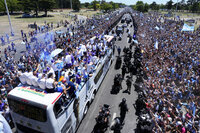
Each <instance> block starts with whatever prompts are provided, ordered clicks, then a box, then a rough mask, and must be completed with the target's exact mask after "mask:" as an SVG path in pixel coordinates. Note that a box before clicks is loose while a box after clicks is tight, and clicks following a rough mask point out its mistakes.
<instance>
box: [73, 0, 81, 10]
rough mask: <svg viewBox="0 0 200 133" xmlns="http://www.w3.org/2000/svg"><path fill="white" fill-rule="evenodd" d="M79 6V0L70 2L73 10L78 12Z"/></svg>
mask: <svg viewBox="0 0 200 133" xmlns="http://www.w3.org/2000/svg"><path fill="white" fill-rule="evenodd" d="M80 6H81V3H80V1H79V0H73V2H72V8H73V10H75V11H79V10H80Z"/></svg>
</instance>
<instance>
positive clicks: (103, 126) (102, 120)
mask: <svg viewBox="0 0 200 133" xmlns="http://www.w3.org/2000/svg"><path fill="white" fill-rule="evenodd" d="M110 116H111V115H110V106H109V105H108V104H104V105H103V106H100V110H99V114H98V116H97V117H96V118H95V120H96V125H95V126H94V129H93V131H92V133H104V132H105V131H106V130H107V128H108V127H109V118H110Z"/></svg>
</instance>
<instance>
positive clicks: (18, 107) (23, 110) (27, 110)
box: [8, 98, 47, 122]
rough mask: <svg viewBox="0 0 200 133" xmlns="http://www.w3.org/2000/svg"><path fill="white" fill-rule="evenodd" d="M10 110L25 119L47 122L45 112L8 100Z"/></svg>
mask: <svg viewBox="0 0 200 133" xmlns="http://www.w3.org/2000/svg"><path fill="white" fill-rule="evenodd" d="M8 102H9V107H10V109H11V110H12V111H13V112H15V113H17V114H19V115H22V116H24V117H26V118H30V119H33V120H37V121H40V122H45V121H46V120H47V117H46V110H45V109H42V108H39V107H36V106H33V105H30V104H27V103H24V102H20V101H17V100H13V99H10V98H9V99H8Z"/></svg>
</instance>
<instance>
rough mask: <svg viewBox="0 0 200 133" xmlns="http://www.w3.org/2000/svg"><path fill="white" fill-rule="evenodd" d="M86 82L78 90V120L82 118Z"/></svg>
mask: <svg viewBox="0 0 200 133" xmlns="http://www.w3.org/2000/svg"><path fill="white" fill-rule="evenodd" d="M86 89H87V88H86V84H85V85H84V87H83V88H82V89H81V91H80V92H79V120H81V119H82V118H83V111H84V108H85V105H86V102H87V99H86V96H87V90H86Z"/></svg>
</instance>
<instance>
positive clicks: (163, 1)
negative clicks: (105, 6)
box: [80, 0, 180, 5]
mask: <svg viewBox="0 0 200 133" xmlns="http://www.w3.org/2000/svg"><path fill="white" fill-rule="evenodd" d="M80 1H81V3H85V2H91V1H93V0H80ZM96 1H98V0H96ZM110 1H113V2H116V3H124V4H126V5H134V4H135V3H136V2H137V0H106V2H110ZM142 1H143V2H144V3H148V4H151V3H152V2H153V1H155V2H156V3H157V4H166V3H167V1H169V0H142ZM172 1H173V2H174V3H176V2H177V0H172ZM179 1H180V0H179Z"/></svg>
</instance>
